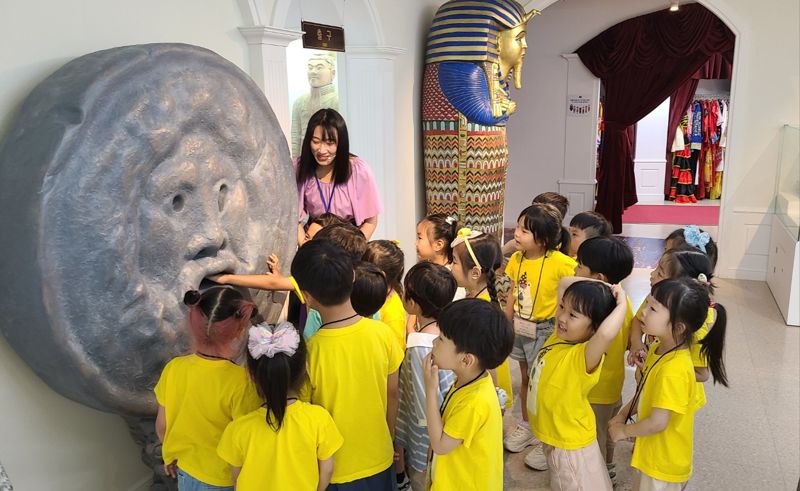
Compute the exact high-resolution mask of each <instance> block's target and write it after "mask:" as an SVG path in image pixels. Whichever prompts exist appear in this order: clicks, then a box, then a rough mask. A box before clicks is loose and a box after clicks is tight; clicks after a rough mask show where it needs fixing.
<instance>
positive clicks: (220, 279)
mask: <svg viewBox="0 0 800 491" xmlns="http://www.w3.org/2000/svg"><path fill="white" fill-rule="evenodd" d="M207 278H208V279H209V280H211V281H213V282H214V283H219V284H220V285H224V284H225V282H226V281H227V280H228V275H227V274H212V275H211V276H208V277H207Z"/></svg>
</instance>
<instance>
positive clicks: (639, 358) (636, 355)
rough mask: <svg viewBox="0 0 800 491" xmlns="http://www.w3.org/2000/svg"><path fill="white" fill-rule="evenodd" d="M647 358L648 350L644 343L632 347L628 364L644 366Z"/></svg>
mask: <svg viewBox="0 0 800 491" xmlns="http://www.w3.org/2000/svg"><path fill="white" fill-rule="evenodd" d="M645 358H647V350H646V349H644V345H642V347H641V348H631V350H630V351H629V352H628V365H629V366H637V367H639V368H642V365H644V360H645Z"/></svg>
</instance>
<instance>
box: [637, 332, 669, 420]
mask: <svg viewBox="0 0 800 491" xmlns="http://www.w3.org/2000/svg"><path fill="white" fill-rule="evenodd" d="M680 347H681V345H676V346H673V347H672V348H670V349H669V350H668V351H667V352H666V353H664V354H663V355H660V356H659V357H658V358H656V361H654V362H653V364H652V365H650V367H649V368H648V369H647V373H645V372H642V378H641V379H640V380H639V383H638V384H637V385H636V392H635V393H634V394H633V399H631V407H629V408H628V414H627V415H626V416H625V423H628V421H632V417H633V408H635V407H636V405H637V404H639V397H640V396H641V395H642V391H643V390H644V383H645V382H646V381H647V377H648V376H649V375H650V372H652V371H653V369H654V368H655V367H656V365H658V362H660V361H661V359H662V358H664V357H665V356H667V355H668V354H670V353H672V352H673V351H675V350H676V349H678V348H680Z"/></svg>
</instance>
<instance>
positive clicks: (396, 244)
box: [389, 239, 400, 247]
mask: <svg viewBox="0 0 800 491" xmlns="http://www.w3.org/2000/svg"><path fill="white" fill-rule="evenodd" d="M389 242H391V243H392V244H394V245H395V246H396V247H400V241H399V240H397V239H392V240H390V241H389Z"/></svg>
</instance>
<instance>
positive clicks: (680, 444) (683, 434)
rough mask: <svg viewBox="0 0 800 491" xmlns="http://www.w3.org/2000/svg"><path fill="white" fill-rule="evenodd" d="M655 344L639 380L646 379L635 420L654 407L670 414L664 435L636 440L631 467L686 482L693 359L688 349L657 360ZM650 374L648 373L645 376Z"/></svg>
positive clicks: (689, 458) (692, 407) (694, 387)
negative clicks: (665, 410)
mask: <svg viewBox="0 0 800 491" xmlns="http://www.w3.org/2000/svg"><path fill="white" fill-rule="evenodd" d="M657 346H658V343H656V344H654V345H653V346H651V347H650V351H649V352H648V354H647V359H646V360H645V363H644V366H643V370H642V373H643V375H642V377H646V379H645V381H644V387H643V388H642V392H641V395H640V396H639V405H638V413H639V416H638V420H639V421H642V420H644V419H646V418H648V417H650V415H651V414H652V412H653V408H654V407H658V408H662V409H668V410H670V411H671V413H670V416H669V423H668V424H667V427H666V428H665V429H664V431H662V432H660V433H656V434H654V435H650V436H642V437H638V438H636V444H635V445H634V447H633V456H632V457H631V466H632V467H635V468H637V469H639V470H640V471H642V472H643V473H644V474H647V475H648V476H650V477H653V478H655V479H660V480H662V481H667V482H686V481H688V480H689V478H690V477H691V475H692V438H693V437H692V435H693V431H694V430H693V426H694V413H695V410H696V406H695V401H696V397H697V396H696V394H695V392H696V390H697V382H695V376H694V367H693V366H692V357H691V354H690V353H689V350H687V349H679V350H676V351H673V352H671V353H667V354H665V355H664V356H663V358H661V361H658V362H657V363H656V361H657V360H659V358H660V355H658V354H656V353H655V350H656V347H657ZM648 372H649V373H648Z"/></svg>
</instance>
